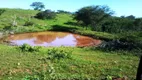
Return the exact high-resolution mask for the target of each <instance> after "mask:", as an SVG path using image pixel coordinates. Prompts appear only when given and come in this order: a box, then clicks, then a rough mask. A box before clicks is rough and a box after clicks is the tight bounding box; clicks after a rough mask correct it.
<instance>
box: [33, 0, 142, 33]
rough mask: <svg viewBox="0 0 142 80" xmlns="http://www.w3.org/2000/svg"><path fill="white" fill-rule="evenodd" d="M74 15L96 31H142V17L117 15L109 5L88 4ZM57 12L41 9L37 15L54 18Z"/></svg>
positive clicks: (37, 5) (39, 6)
mask: <svg viewBox="0 0 142 80" xmlns="http://www.w3.org/2000/svg"><path fill="white" fill-rule="evenodd" d="M31 6H32V7H33V8H34V10H39V11H41V10H43V9H44V8H45V5H44V4H43V3H42V2H33V3H32V4H31ZM57 13H70V12H67V11H63V10H58V11H57ZM70 14H72V15H73V16H74V20H76V21H77V23H78V24H79V25H82V26H85V27H86V29H87V28H88V27H91V28H92V30H94V31H102V32H109V33H123V32H125V31H141V30H142V18H136V17H135V16H133V15H129V16H121V17H116V16H113V14H114V11H112V10H111V9H110V8H109V7H108V6H101V5H95V6H86V7H83V8H81V9H79V10H78V11H76V12H75V13H70ZM55 16H56V13H55V12H54V11H51V10H45V11H41V12H39V13H38V14H37V15H36V18H39V19H53V18H55Z"/></svg>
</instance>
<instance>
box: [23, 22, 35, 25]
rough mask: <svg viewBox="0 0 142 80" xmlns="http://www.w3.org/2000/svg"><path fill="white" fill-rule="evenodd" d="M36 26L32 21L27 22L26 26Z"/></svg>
mask: <svg viewBox="0 0 142 80" xmlns="http://www.w3.org/2000/svg"><path fill="white" fill-rule="evenodd" d="M33 25H34V22H32V21H26V22H25V24H24V26H33Z"/></svg>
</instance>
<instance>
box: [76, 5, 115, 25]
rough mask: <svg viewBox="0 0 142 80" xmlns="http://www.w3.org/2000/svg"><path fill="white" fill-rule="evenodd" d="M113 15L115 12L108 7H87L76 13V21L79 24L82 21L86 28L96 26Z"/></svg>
mask: <svg viewBox="0 0 142 80" xmlns="http://www.w3.org/2000/svg"><path fill="white" fill-rule="evenodd" d="M112 14H113V11H111V10H110V9H109V7H108V6H99V5H98V6H87V7H83V8H81V9H80V10H78V11H77V12H76V13H75V17H74V19H76V20H77V21H78V22H80V21H82V22H83V24H84V25H85V26H86V28H87V26H89V25H91V26H92V27H94V26H96V25H97V24H98V23H99V22H101V21H102V20H103V19H104V18H107V17H109V16H111V15H112Z"/></svg>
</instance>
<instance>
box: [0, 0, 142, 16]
mask: <svg viewBox="0 0 142 80" xmlns="http://www.w3.org/2000/svg"><path fill="white" fill-rule="evenodd" d="M32 2H43V3H44V4H45V7H46V9H51V10H66V11H70V12H75V11H77V10H78V9H80V8H82V7H84V6H89V5H107V6H109V7H110V9H111V10H113V11H115V15H116V16H122V15H124V16H128V15H134V16H136V17H142V9H141V8H142V0H0V8H23V9H32V8H31V7H30V4H32Z"/></svg>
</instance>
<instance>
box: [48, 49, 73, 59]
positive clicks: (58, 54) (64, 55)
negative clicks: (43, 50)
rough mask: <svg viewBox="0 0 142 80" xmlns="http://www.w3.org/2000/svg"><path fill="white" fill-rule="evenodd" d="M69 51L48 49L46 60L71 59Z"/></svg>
mask: <svg viewBox="0 0 142 80" xmlns="http://www.w3.org/2000/svg"><path fill="white" fill-rule="evenodd" d="M71 54H72V52H71V51H68V52H67V51H64V50H60V49H54V48H53V49H50V50H48V59H50V60H56V59H57V60H60V59H71Z"/></svg>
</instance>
